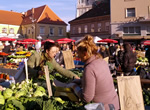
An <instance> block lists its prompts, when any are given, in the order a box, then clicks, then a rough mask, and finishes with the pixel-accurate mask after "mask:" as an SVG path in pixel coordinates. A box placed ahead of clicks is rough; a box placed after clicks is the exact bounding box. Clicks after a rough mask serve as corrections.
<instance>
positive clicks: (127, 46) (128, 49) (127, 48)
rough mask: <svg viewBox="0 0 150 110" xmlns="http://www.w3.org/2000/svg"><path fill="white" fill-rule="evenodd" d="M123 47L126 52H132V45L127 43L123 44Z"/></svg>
mask: <svg viewBox="0 0 150 110" xmlns="http://www.w3.org/2000/svg"><path fill="white" fill-rule="evenodd" d="M123 47H124V50H125V51H130V50H131V45H130V43H129V42H125V43H124V44H123Z"/></svg>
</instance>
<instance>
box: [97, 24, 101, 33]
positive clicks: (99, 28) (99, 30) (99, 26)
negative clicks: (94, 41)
mask: <svg viewBox="0 0 150 110" xmlns="http://www.w3.org/2000/svg"><path fill="white" fill-rule="evenodd" d="M97 27H98V28H97V30H98V32H101V23H98V26H97Z"/></svg>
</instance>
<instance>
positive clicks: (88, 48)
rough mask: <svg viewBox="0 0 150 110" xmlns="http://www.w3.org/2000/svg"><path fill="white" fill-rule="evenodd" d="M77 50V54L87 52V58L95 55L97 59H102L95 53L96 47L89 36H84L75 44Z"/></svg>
mask: <svg viewBox="0 0 150 110" xmlns="http://www.w3.org/2000/svg"><path fill="white" fill-rule="evenodd" d="M77 50H78V51H79V52H87V54H88V56H89V57H91V56H92V55H96V57H97V58H102V56H101V55H100V54H99V53H98V52H97V51H98V47H97V46H96V44H95V43H94V40H93V37H92V36H91V35H85V37H84V38H83V40H81V41H80V42H79V43H78V44H77Z"/></svg>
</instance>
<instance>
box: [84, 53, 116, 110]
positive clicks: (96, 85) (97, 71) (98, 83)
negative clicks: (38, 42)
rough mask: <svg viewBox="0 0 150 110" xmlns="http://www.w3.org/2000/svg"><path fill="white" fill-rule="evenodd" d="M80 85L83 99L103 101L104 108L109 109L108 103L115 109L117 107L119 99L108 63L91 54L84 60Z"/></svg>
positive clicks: (96, 101)
mask: <svg viewBox="0 0 150 110" xmlns="http://www.w3.org/2000/svg"><path fill="white" fill-rule="evenodd" d="M82 87H83V90H82V99H83V100H84V101H86V102H90V101H93V102H95V103H103V104H104V106H105V109H106V110H109V108H108V104H113V105H114V106H115V110H118V109H119V100H118V95H117V93H116V91H115V88H114V84H113V79H112V76H111V73H110V70H109V67H108V64H107V63H106V62H105V61H104V60H103V59H100V58H99V59H97V58H96V56H92V57H91V58H90V59H88V60H87V61H86V63H85V68H84V74H83V79H82Z"/></svg>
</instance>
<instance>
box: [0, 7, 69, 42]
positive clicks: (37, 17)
mask: <svg viewBox="0 0 150 110" xmlns="http://www.w3.org/2000/svg"><path fill="white" fill-rule="evenodd" d="M66 26H67V24H66V23H65V22H64V21H62V20H61V19H60V18H59V17H58V16H57V15H56V14H55V13H54V12H53V11H52V10H51V9H50V8H49V7H48V6H47V5H44V6H41V7H37V8H32V9H31V10H28V11H27V12H25V13H24V14H22V13H16V12H12V11H4V10H0V37H11V38H18V36H19V35H21V36H24V38H34V39H36V37H37V36H39V35H40V36H42V38H43V39H53V40H56V39H59V38H63V37H66Z"/></svg>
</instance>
